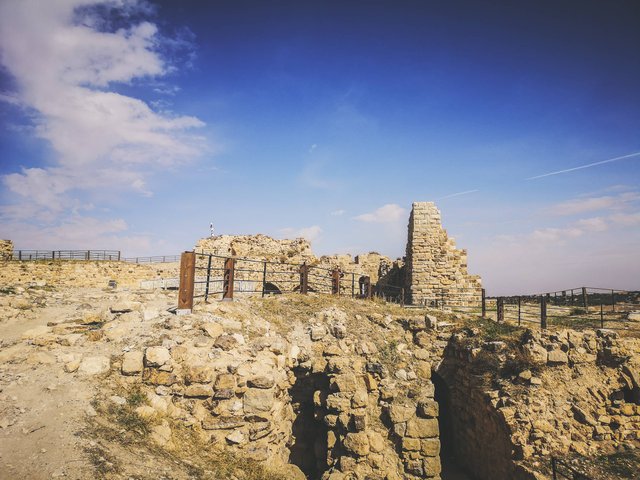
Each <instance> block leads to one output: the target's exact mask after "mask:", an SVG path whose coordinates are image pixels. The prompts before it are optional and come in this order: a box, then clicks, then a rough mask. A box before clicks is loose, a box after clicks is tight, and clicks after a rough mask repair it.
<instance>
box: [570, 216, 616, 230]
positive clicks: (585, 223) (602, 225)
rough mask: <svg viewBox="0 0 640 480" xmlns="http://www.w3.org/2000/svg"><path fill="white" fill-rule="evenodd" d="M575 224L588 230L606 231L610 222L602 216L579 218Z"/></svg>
mask: <svg viewBox="0 0 640 480" xmlns="http://www.w3.org/2000/svg"><path fill="white" fill-rule="evenodd" d="M575 225H576V227H578V228H580V229H583V230H585V231H588V232H604V231H606V230H608V229H609V224H608V223H607V221H606V220H605V219H604V218H602V217H594V218H583V219H582V220H578V221H577V222H576V223H575Z"/></svg>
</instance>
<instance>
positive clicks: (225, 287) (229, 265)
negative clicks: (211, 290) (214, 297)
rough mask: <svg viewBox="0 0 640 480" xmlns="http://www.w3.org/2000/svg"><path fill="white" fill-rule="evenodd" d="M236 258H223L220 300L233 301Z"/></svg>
mask: <svg viewBox="0 0 640 480" xmlns="http://www.w3.org/2000/svg"><path fill="white" fill-rule="evenodd" d="M235 268H236V259H235V258H226V259H225V260H224V276H223V277H222V281H223V283H222V300H223V301H229V302H231V301H233V274H234V273H235Z"/></svg>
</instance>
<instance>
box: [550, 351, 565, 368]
mask: <svg viewBox="0 0 640 480" xmlns="http://www.w3.org/2000/svg"><path fill="white" fill-rule="evenodd" d="M547 363H548V364H549V365H562V364H565V363H569V357H568V356H567V354H566V353H565V352H563V351H562V350H551V351H550V352H549V353H548V356H547Z"/></svg>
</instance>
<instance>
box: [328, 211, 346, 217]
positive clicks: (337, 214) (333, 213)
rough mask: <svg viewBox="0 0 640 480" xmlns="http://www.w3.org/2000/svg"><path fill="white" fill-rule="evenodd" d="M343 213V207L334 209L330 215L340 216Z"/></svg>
mask: <svg viewBox="0 0 640 480" xmlns="http://www.w3.org/2000/svg"><path fill="white" fill-rule="evenodd" d="M345 213H346V210H343V209H340V210H334V211H333V212H331V216H333V217H340V216H342V215H344V214H345Z"/></svg>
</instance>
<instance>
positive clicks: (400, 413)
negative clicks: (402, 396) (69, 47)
mask: <svg viewBox="0 0 640 480" xmlns="http://www.w3.org/2000/svg"><path fill="white" fill-rule="evenodd" d="M387 411H388V414H389V419H390V420H391V422H392V423H401V422H407V421H408V420H409V419H411V418H413V416H414V415H415V414H416V407H415V406H413V405H396V404H393V405H391V406H390V407H389V408H388V410H387Z"/></svg>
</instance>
